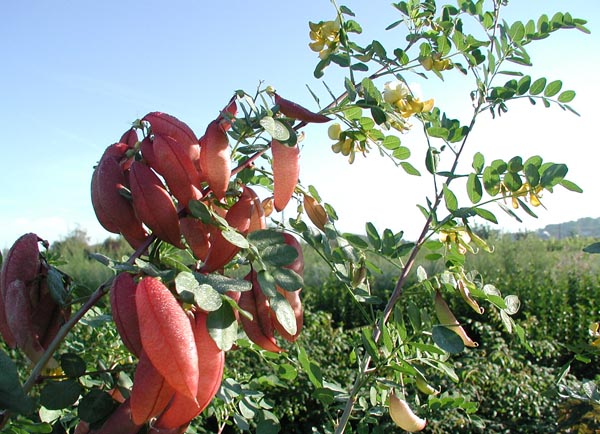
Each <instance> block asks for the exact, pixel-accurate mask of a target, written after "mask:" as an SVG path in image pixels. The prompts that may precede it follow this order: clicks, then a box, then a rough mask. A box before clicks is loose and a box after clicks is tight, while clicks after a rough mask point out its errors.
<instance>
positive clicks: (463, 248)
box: [439, 226, 475, 255]
mask: <svg viewBox="0 0 600 434" xmlns="http://www.w3.org/2000/svg"><path fill="white" fill-rule="evenodd" d="M439 237H440V241H441V242H442V243H444V244H446V246H448V247H450V248H451V247H452V246H453V245H454V246H455V247H456V248H457V250H458V253H460V254H461V255H464V254H465V253H467V251H469V252H471V253H475V249H474V248H473V247H472V246H471V245H470V243H471V236H470V235H469V231H467V228H466V227H464V226H457V227H455V228H448V229H444V230H441V231H440V235H439Z"/></svg>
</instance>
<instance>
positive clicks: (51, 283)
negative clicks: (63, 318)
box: [46, 267, 69, 306]
mask: <svg viewBox="0 0 600 434" xmlns="http://www.w3.org/2000/svg"><path fill="white" fill-rule="evenodd" d="M46 282H47V283H48V290H49V291H50V295H52V298H53V299H54V301H56V302H57V303H58V304H59V305H60V306H65V305H66V304H67V303H68V300H69V293H68V292H67V289H66V288H65V282H64V280H63V273H61V272H60V271H59V270H57V269H56V268H54V267H50V268H49V270H48V276H47V278H46Z"/></svg>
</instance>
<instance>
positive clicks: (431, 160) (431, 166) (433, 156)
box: [425, 146, 440, 175]
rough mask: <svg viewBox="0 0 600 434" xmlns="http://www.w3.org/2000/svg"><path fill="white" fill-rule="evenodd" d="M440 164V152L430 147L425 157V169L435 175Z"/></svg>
mask: <svg viewBox="0 0 600 434" xmlns="http://www.w3.org/2000/svg"><path fill="white" fill-rule="evenodd" d="M439 162H440V155H439V151H438V150H437V149H435V148H434V147H431V146H430V147H429V148H428V149H427V154H426V155H425V167H426V168H427V171H428V172H429V173H431V174H432V175H434V174H435V173H436V172H437V166H438V163H439Z"/></svg>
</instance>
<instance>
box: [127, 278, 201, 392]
mask: <svg viewBox="0 0 600 434" xmlns="http://www.w3.org/2000/svg"><path fill="white" fill-rule="evenodd" d="M135 301H136V309H137V314H138V319H139V324H140V337H141V341H142V347H143V349H144V352H145V353H146V355H147V356H148V358H149V359H150V362H151V363H152V366H154V368H156V370H157V371H158V372H159V373H160V374H161V375H162V376H163V377H164V378H165V380H166V381H167V382H168V383H169V385H170V386H171V387H172V388H173V389H175V391H177V392H178V393H181V394H182V395H184V396H186V397H189V398H191V399H192V400H194V399H195V396H196V393H197V390H198V376H199V372H198V352H197V350H196V344H195V341H194V333H193V331H192V327H191V325H190V321H189V319H188V317H187V315H186V313H185V312H184V310H183V308H182V307H181V306H180V305H179V302H178V301H177V299H176V298H175V296H174V295H173V294H172V293H171V291H169V289H168V288H167V287H166V286H165V285H164V284H163V283H162V282H161V281H160V280H158V279H156V278H154V277H144V278H143V279H142V280H140V282H139V283H138V284H137V287H136V293H135Z"/></svg>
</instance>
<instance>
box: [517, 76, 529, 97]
mask: <svg viewBox="0 0 600 434" xmlns="http://www.w3.org/2000/svg"><path fill="white" fill-rule="evenodd" d="M530 86H531V77H530V76H529V75H526V76H524V77H522V78H521V79H520V80H519V83H517V95H525V94H526V93H527V91H528V90H529V87H530Z"/></svg>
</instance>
